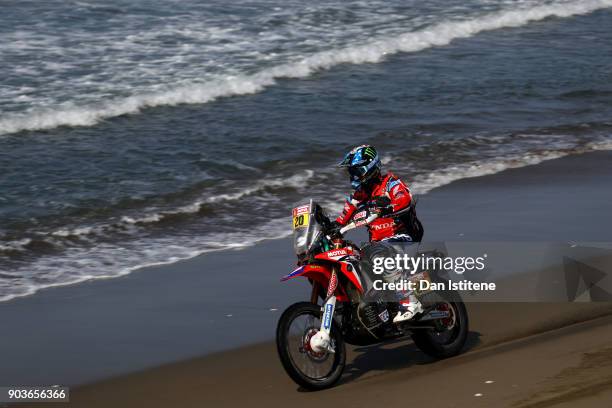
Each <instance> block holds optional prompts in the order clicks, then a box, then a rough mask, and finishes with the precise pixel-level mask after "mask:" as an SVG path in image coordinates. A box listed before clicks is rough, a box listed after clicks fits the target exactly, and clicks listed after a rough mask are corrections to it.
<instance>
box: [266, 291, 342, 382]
mask: <svg viewBox="0 0 612 408" xmlns="http://www.w3.org/2000/svg"><path fill="white" fill-rule="evenodd" d="M320 327H321V307H320V306H318V305H315V304H314V303H309V302H300V303H295V304H293V305H291V306H290V307H289V308H288V309H287V310H285V312H284V313H283V314H282V316H281V317H280V320H279V321H278V326H277V328H276V348H277V350H278V355H279V357H280V360H281V363H282V364H283V367H284V368H285V371H286V372H287V374H289V377H291V379H292V380H293V381H295V382H296V383H297V384H298V385H301V386H302V387H304V388H307V389H310V390H321V389H324V388H329V387H331V386H332V385H334V384H335V383H336V382H337V381H338V380H339V379H340V376H341V375H342V372H343V371H344V364H345V362H346V348H345V345H344V340H343V338H342V333H341V332H340V328H339V327H338V326H337V325H336V324H335V322H332V328H331V333H330V336H331V346H332V348H333V349H334V351H335V352H334V353H330V352H327V351H325V352H321V353H316V352H314V351H313V350H312V349H311V348H310V338H311V337H312V336H313V335H314V334H315V333H317V332H318V331H319V329H320Z"/></svg>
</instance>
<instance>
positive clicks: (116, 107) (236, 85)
mask: <svg viewBox="0 0 612 408" xmlns="http://www.w3.org/2000/svg"><path fill="white" fill-rule="evenodd" d="M609 7H612V0H584V1H575V2H555V3H550V4H547V5H541V6H533V7H529V8H519V9H513V10H505V11H500V12H496V13H491V14H485V15H482V16H479V17H476V18H472V19H468V20H463V21H445V22H441V23H438V24H435V25H432V26H429V27H426V28H423V29H420V30H417V31H412V32H407V33H404V34H401V35H397V36H394V37H392V38H388V37H386V38H378V39H375V40H372V41H370V42H368V43H364V44H359V45H353V46H348V47H345V48H340V49H332V50H327V51H322V52H317V53H314V54H311V55H310V56H306V57H304V58H302V59H301V60H298V61H293V62H289V63H285V64H282V65H277V66H274V67H271V68H267V69H265V70H262V71H260V72H257V73H254V74H250V75H228V76H219V77H217V78H216V79H214V80H211V81H208V82H205V83H193V84H189V85H184V86H180V87H175V88H171V89H167V90H165V91H158V92H151V93H143V94H139V95H133V96H129V97H125V98H121V99H114V100H107V101H102V102H100V103H99V104H96V105H89V106H75V105H72V106H69V105H67V106H64V107H60V108H57V109H48V110H35V111H30V112H28V113H19V114H12V115H7V116H5V117H4V118H0V134H11V133H16V132H20V131H26V130H42V129H51V128H55V127H58V126H92V125H95V124H97V123H98V122H100V121H101V120H104V119H108V118H113V117H117V116H122V115H127V114H136V113H139V112H140V111H141V110H142V109H146V108H151V107H156V106H174V105H179V104H204V103H208V102H211V101H214V100H216V99H218V98H222V97H230V96H236V95H246V94H254V93H257V92H260V91H262V90H264V89H266V88H267V87H270V86H272V85H274V84H275V83H276V80H278V79H282V78H305V77H308V76H310V75H312V74H313V73H315V72H318V71H321V70H325V69H329V68H332V67H335V66H338V65H341V64H364V63H377V62H380V61H382V60H383V59H384V58H385V57H386V56H388V55H392V54H396V53H400V52H418V51H422V50H425V49H428V48H431V47H437V46H444V45H447V44H449V43H450V42H452V41H453V40H456V39H460V38H468V37H472V36H474V35H476V34H478V33H481V32H483V31H490V30H496V29H501V28H509V27H519V26H522V25H526V24H528V23H530V22H533V21H540V20H544V19H546V18H550V17H557V18H567V17H571V16H576V15H581V14H587V13H591V12H593V11H595V10H599V9H605V8H609Z"/></svg>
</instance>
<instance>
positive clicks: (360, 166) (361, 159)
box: [338, 145, 380, 190]
mask: <svg viewBox="0 0 612 408" xmlns="http://www.w3.org/2000/svg"><path fill="white" fill-rule="evenodd" d="M338 165H339V166H340V167H346V169H347V170H348V173H349V176H350V178H351V186H353V188H354V189H355V190H357V189H358V188H360V187H361V186H362V185H364V184H366V183H367V182H368V181H370V180H372V179H373V178H375V177H376V176H377V175H380V159H379V158H378V152H376V149H375V148H374V147H373V146H370V145H361V146H357V147H355V148H354V149H353V150H351V151H350V152H348V153H347V154H346V156H344V160H342V161H341V162H340V164H338Z"/></svg>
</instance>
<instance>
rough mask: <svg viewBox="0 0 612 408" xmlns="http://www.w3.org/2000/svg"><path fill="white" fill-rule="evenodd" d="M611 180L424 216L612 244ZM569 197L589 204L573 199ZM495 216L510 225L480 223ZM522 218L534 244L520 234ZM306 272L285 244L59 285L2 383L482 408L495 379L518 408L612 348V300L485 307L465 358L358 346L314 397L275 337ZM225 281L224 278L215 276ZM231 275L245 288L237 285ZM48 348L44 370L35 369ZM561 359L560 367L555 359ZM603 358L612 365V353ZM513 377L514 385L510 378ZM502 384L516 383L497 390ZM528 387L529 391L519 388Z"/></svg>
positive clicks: (595, 169) (474, 199)
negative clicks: (296, 269) (444, 390)
mask: <svg viewBox="0 0 612 408" xmlns="http://www.w3.org/2000/svg"><path fill="white" fill-rule="evenodd" d="M570 168H571V169H572V170H571V172H568V171H567V169H570ZM609 170H612V154H610V153H608V152H597V153H589V154H584V155H576V156H569V157H565V158H561V159H557V160H551V161H547V162H544V163H541V164H538V165H535V166H530V167H524V168H520V169H513V170H507V171H505V172H501V173H498V174H495V175H490V176H484V177H478V178H473V179H466V180H462V181H460V182H456V183H453V184H450V185H449V186H446V187H442V188H440V189H436V190H433V191H432V192H431V193H429V194H428V195H426V196H423V197H422V198H421V201H420V204H419V215H420V217H422V218H423V223H424V224H425V225H426V226H427V227H426V228H427V233H428V234H429V233H430V231H431V235H433V236H436V237H438V238H439V237H440V236H444V235H446V236H458V235H459V234H465V235H468V236H469V237H470V239H488V240H493V239H498V240H500V241H504V240H506V241H511V240H521V241H523V240H530V238H532V239H534V240H539V241H541V240H551V241H555V240H558V239H559V238H558V237H559V236H561V234H562V235H563V236H568V235H567V234H568V233H571V235H572V236H575V237H576V238H578V239H581V240H588V241H590V242H592V241H606V240H608V241H609V240H610V231H612V230H611V229H610V228H609V226H610V224H611V219H610V217H609V215H607V214H606V209H605V206H602V205H601V203H604V202H608V199H609V198H610V197H609V196H608V195H609V194H610V190H609V189H606V188H605V186H607V185H610V184H609V183H610V181H611V180H610V178H611V177H612V172H611V171H609ZM538 181H539V182H540V183H541V184H538ZM540 188H541V189H542V191H540ZM568 188H569V189H573V190H574V191H576V194H567V189H568ZM538 192H539V193H538ZM517 198H520V200H519V201H520V203H521V205H520V206H517V205H516V202H517V201H516V199H517ZM561 198H563V199H564V201H561ZM437 200H440V201H439V202H438V201H437ZM449 200H452V202H454V203H455V204H454V205H453V206H450V207H449V208H452V211H448V212H445V213H443V212H442V211H441V209H442V207H443V206H447V204H448V202H449ZM568 200H572V201H568ZM561 203H562V205H561ZM569 204H571V207H572V209H573V212H572V214H574V215H575V218H576V220H577V222H572V223H569V224H568V223H565V222H564V220H566V211H565V208H566V207H567V205H569ZM595 211H598V212H597V213H595ZM459 214H461V216H459ZM497 214H503V215H504V216H503V217H500V216H497ZM443 217H444V218H443ZM493 217H495V220H496V224H495V229H493V228H485V225H486V224H484V223H482V222H479V220H482V219H484V220H488V219H490V218H493ZM516 217H520V220H521V222H522V224H521V225H522V228H521V229H520V231H521V233H522V234H523V235H520V234H519V233H518V232H517V231H516V230H515V229H513V228H511V227H512V226H515V225H516V224H517V221H516ZM487 222H489V221H487ZM527 225H531V226H532V227H531V230H529V229H528V228H527V227H525V226H527ZM434 231H435V232H434ZM292 264H293V260H292V255H291V248H290V246H289V243H288V242H287V241H286V240H273V241H268V242H264V243H262V244H260V245H257V246H255V247H253V248H249V249H245V250H242V251H232V252H228V253H216V254H207V255H203V256H201V257H198V258H194V259H192V260H189V261H185V262H181V263H178V264H175V265H171V266H161V267H156V268H152V269H148V270H143V271H139V272H136V273H134V274H132V275H129V276H127V277H123V278H118V279H112V280H107V281H94V282H90V283H85V284H79V285H74V286H69V287H63V288H55V289H48V290H45V291H42V292H41V293H39V294H37V295H35V296H32V297H28V298H22V299H17V300H15V301H13V302H10V303H8V304H3V305H2V314H3V315H2V318H3V320H4V321H7V319H8V318H10V317H12V318H13V319H14V320H13V321H11V324H15V325H16V326H17V327H18V323H13V322H19V321H29V322H30V323H31V322H32V320H31V319H35V317H36V316H43V315H44V316H45V320H46V324H45V323H43V322H41V323H40V324H37V325H34V326H33V327H35V328H36V329H30V330H32V332H26V331H25V330H22V331H19V330H15V331H11V332H10V334H9V336H6V337H3V338H2V340H1V341H2V348H3V349H4V350H11V353H8V355H7V356H8V357H9V358H8V359H7V360H6V364H4V365H3V369H2V376H3V378H2V379H3V381H7V380H10V379H18V380H16V381H18V382H24V381H25V382H30V383H34V382H40V383H47V382H50V381H53V380H55V381H53V382H54V383H56V382H57V383H62V384H70V385H72V386H76V388H74V389H73V391H72V394H71V403H70V406H83V407H94V406H126V407H128V406H132V407H137V406H143V407H144V406H167V405H168V404H176V405H180V406H201V404H206V403H221V401H223V402H224V404H226V405H227V406H236V405H239V404H244V403H247V402H248V401H249V400H252V399H253V398H257V399H258V401H262V402H266V404H268V405H272V406H280V405H281V404H285V403H286V402H287V401H292V402H293V403H295V404H296V405H306V404H309V403H312V401H314V400H319V399H322V400H324V401H330V402H332V401H340V400H341V399H342V398H347V397H348V396H349V395H351V398H354V397H355V395H360V396H361V395H362V394H364V395H365V394H368V395H370V396H369V397H368V398H371V399H367V398H366V397H365V396H363V398H364V399H363V400H361V399H360V400H361V401H363V402H364V405H365V404H366V401H374V400H376V401H378V399H379V398H383V396H384V398H385V399H386V398H388V399H389V401H392V400H394V401H397V400H395V398H397V399H399V398H401V397H404V396H405V395H404V391H402V389H403V388H404V387H405V388H406V389H407V390H408V389H410V387H416V388H417V389H427V387H434V385H435V384H437V383H439V382H440V381H444V382H445V383H446V384H447V386H448V387H451V389H453V390H456V392H457V394H456V395H455V394H453V398H449V399H448V400H446V401H447V402H448V404H450V405H452V403H451V401H454V403H456V406H463V405H462V403H461V401H470V403H471V404H478V403H480V402H482V401H485V400H484V399H483V400H474V399H473V398H474V397H473V394H475V393H478V391H479V390H482V389H483V388H482V387H484V385H482V381H486V380H488V379H489V378H492V379H493V380H495V381H496V383H495V384H498V385H495V386H492V387H489V388H490V389H494V390H495V392H499V395H503V396H504V398H506V397H507V398H509V401H510V400H512V401H514V400H517V398H519V397H520V398H531V397H529V395H530V394H529V395H528V394H526V392H527V388H528V387H527V388H526V386H527V383H528V384H531V385H533V386H538V385H537V384H539V382H538V381H544V380H545V379H547V378H549V376H550V375H553V374H555V373H557V372H559V371H560V370H562V369H564V368H567V369H571V367H573V365H575V364H576V362H577V361H579V360H580V358H581V356H588V355H590V354H589V353H593V352H599V351H601V352H602V353H604V352H605V347H604V345H605V344H609V340H610V337H609V336H610V334H611V333H610V331H609V319H608V318H607V317H606V316H607V315H608V314H609V313H610V312H612V305H611V304H609V303H605V302H578V303H568V302H564V303H561V302H559V303H548V304H547V303H493V304H491V303H470V304H468V311H469V314H470V319H471V324H470V339H469V341H468V347H467V350H466V353H465V354H462V355H460V356H458V357H456V358H453V359H450V360H448V361H441V362H432V361H429V360H427V359H426V358H425V357H424V355H423V354H421V353H419V352H418V351H417V350H416V349H415V348H414V346H412V345H411V343H410V342H409V341H407V342H401V343H397V344H391V345H385V346H382V347H378V346H372V347H363V348H357V349H352V351H351V354H350V356H349V360H348V364H349V367H348V369H347V373H346V375H345V378H344V379H343V380H342V383H341V384H340V385H339V386H337V387H335V388H334V389H332V390H329V391H325V392H322V393H304V392H300V390H298V389H297V387H296V386H295V385H294V384H293V383H291V381H290V380H289V378H288V377H287V376H286V375H285V374H284V373H283V371H282V368H281V366H280V363H279V361H278V358H277V356H276V354H275V353H276V352H275V346H274V344H273V343H271V342H270V341H269V340H271V338H272V336H273V334H274V329H275V322H276V319H277V318H278V316H279V313H280V311H282V309H283V308H284V307H286V306H287V305H289V304H290V303H292V302H295V301H300V300H303V299H305V298H306V297H307V295H308V292H307V288H306V285H304V284H300V283H299V282H289V283H283V284H281V283H280V282H278V278H279V277H280V276H281V275H283V273H284V272H286V271H288V270H290V269H291V265H292ZM212 270H218V271H223V272H220V273H218V274H212V275H211V271H212ZM228 279H233V281H234V282H236V283H237V284H236V285H231V286H228V285H227V280H228ZM238 280H239V281H238ZM213 294H214V295H213ZM7 306H8V307H7ZM43 309H44V310H45V311H46V312H45V313H42V310H43ZM271 309H275V310H271ZM581 322H584V323H581ZM62 324H63V327H62ZM566 327H567V328H566ZM585 339H588V341H587V340H585ZM606 342H607V343H606ZM92 344H94V345H95V346H94V347H92V346H91V345H92ZM249 344H255V345H249ZM387 349H389V350H387ZM543 349H544V350H545V352H543V351H541V350H543ZM600 349H601V350H600ZM32 350H36V353H37V355H38V358H37V359H36V360H33V359H32V360H28V361H30V362H31V363H29V364H23V361H24V360H23V358H24V355H26V353H32ZM222 350H223V351H222ZM211 352H212V353H213V354H210V355H207V354H209V353H211ZM534 355H538V356H539V357H538V358H534V357H533V356H534ZM202 356H203V357H202ZM550 356H554V357H555V361H557V362H556V363H555V364H553V363H550V364H548V363H546V362H545V361H549V359H551V358H552V357H550ZM603 356H604V357H605V358H604V357H602V358H604V362H606V361H608V360H606V358H607V357H606V356H607V354H605V353H604V355H603ZM13 358H14V361H12V359H13ZM179 360H180V361H179ZM173 361H179V362H173ZM507 361H512V362H513V365H512V367H513V368H512V369H510V368H507V367H506V366H505V365H504V367H505V368H504V370H501V371H500V370H499V367H500V364H506V363H507ZM549 362H550V361H549ZM547 364H548V366H547ZM156 366H157V367H156ZM36 367H45V370H38V369H36ZM534 367H538V370H535V368H534ZM130 372H132V374H129V373H130ZM416 373H418V374H416ZM458 373H463V374H458ZM467 373H471V374H467ZM476 373H479V374H478V375H477V376H476ZM502 374H503V375H504V377H503V379H502V377H498V376H501V375H502ZM585 375H591V374H590V371H589V372H588V373H587V374H585ZM531 376H533V377H531ZM497 378H500V380H496V379H497ZM481 380H482V381H481ZM564 381H565V380H564ZM500 382H501V383H502V385H503V387H502V388H496V387H498V386H499V385H500ZM512 384H518V385H517V387H521V388H520V390H518V391H516V392H514V391H513V389H512V386H513V385H512ZM551 384H552V383H551ZM589 384H590V383H589ZM531 385H530V386H531ZM553 385H554V384H553ZM604 385H605V384H604ZM604 385H602V387H603V388H602V389H603V390H604V391H605V393H609V391H606V390H607V388H606V387H607V386H604ZM579 386H580V384H577V385H576V387H579ZM584 386H585V387H586V385H584ZM236 387H238V388H239V389H240V392H239V393H236V392H235V391H234V390H235V389H236ZM423 387H425V388H423ZM508 387H510V388H508ZM485 389H486V388H485ZM529 389H530V388H529ZM383 390H385V391H383ZM386 390H391V391H389V392H387V391H386ZM459 390H462V391H461V392H459ZM519 391H520V392H519ZM482 392H483V393H484V392H485V391H482ZM605 393H604V395H607V394H605ZM409 394H410V395H411V396H412V397H415V398H422V401H425V400H426V399H427V398H435V397H438V398H443V396H442V395H439V394H437V395H436V393H433V395H432V394H430V393H426V394H423V395H419V393H417V394H416V395H413V393H409ZM495 395H498V394H495ZM577 395H578V396H580V395H582V394H580V393H577ZM392 396H393V397H392ZM455 397H456V398H457V399H455ZM360 398H361V397H360ZM461 398H465V399H464V400H462V399H461ZM494 398H497V397H494ZM440 401H441V400H440ZM479 401H480V402H479ZM500 401H501V400H500ZM482 403H483V404H484V405H483V406H486V402H482ZM440 404H441V405H444V404H442V403H441V402H440ZM436 405H438V404H436ZM450 405H449V406H450ZM476 406H478V405H476ZM500 406H503V405H500ZM525 406H529V405H525ZM542 406H546V405H542Z"/></svg>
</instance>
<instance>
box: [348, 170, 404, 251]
mask: <svg viewBox="0 0 612 408" xmlns="http://www.w3.org/2000/svg"><path fill="white" fill-rule="evenodd" d="M381 197H387V198H388V199H390V200H391V202H390V205H391V207H392V211H390V212H396V211H399V210H403V209H404V208H406V207H408V206H409V205H410V203H411V202H412V195H411V194H410V190H409V189H408V187H407V186H406V184H404V182H402V180H400V179H399V178H397V177H396V176H395V175H393V173H391V172H388V173H387V174H385V175H383V176H382V177H381V178H380V179H379V180H377V181H373V182H372V184H371V185H370V186H368V189H367V191H365V190H364V189H359V190H357V191H355V192H354V193H353V194H351V196H350V197H349V198H348V199H347V201H346V203H345V204H344V209H343V211H342V214H340V216H339V217H338V218H337V219H336V222H338V223H339V224H340V225H346V224H347V223H348V222H349V220H350V219H351V217H352V216H353V214H354V213H355V210H357V206H359V205H361V204H364V203H366V202H368V201H374V200H376V199H377V198H381ZM368 231H369V232H370V241H381V240H384V239H387V238H391V237H393V236H397V235H400V234H407V233H408V230H407V226H406V225H404V224H403V223H402V222H401V221H399V220H398V221H396V220H395V219H393V218H384V217H381V218H377V219H375V220H374V221H373V222H372V223H370V224H369V225H368Z"/></svg>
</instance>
